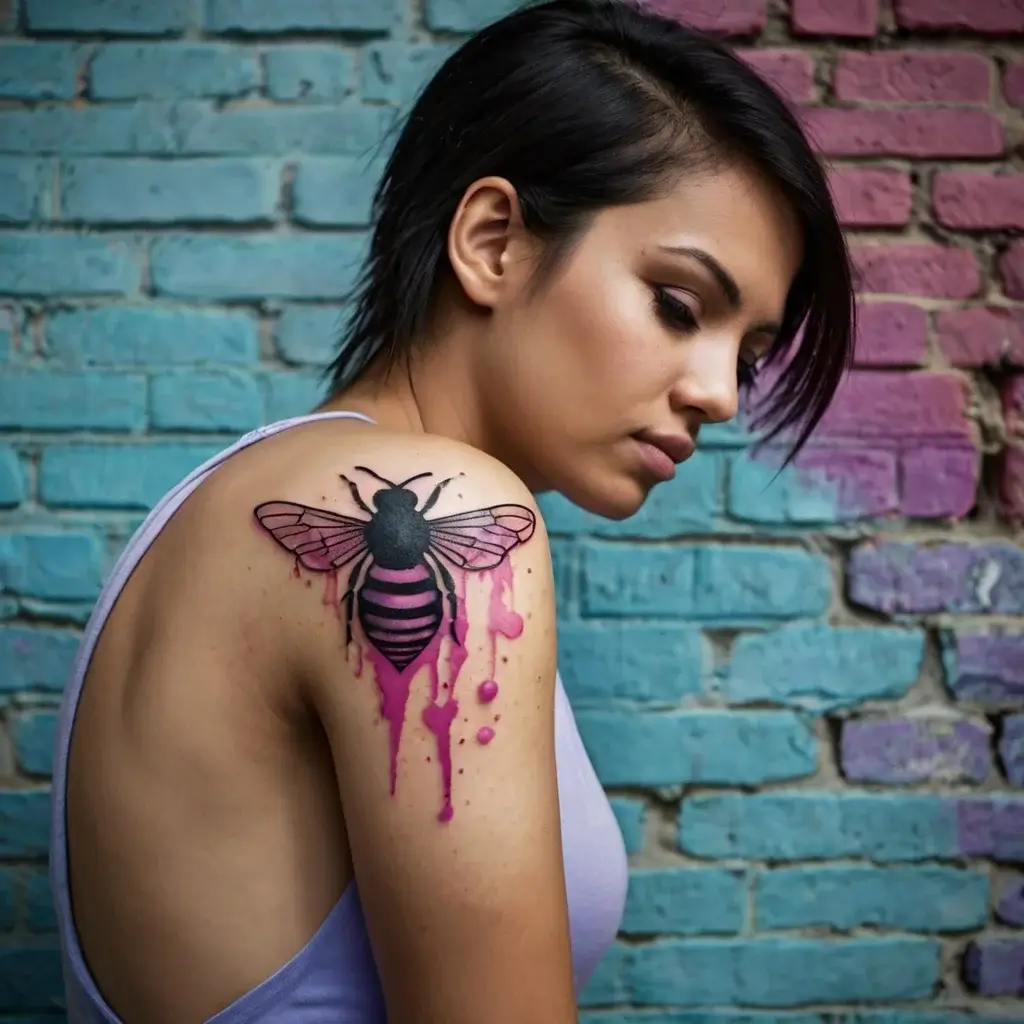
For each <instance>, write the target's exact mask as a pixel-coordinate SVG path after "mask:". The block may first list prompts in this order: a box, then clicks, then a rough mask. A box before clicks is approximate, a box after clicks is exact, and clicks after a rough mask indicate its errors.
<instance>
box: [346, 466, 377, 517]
mask: <svg viewBox="0 0 1024 1024" xmlns="http://www.w3.org/2000/svg"><path fill="white" fill-rule="evenodd" d="M338 475H339V476H340V477H341V479H342V480H344V481H345V483H346V484H348V489H349V490H350V491H351V492H352V500H353V501H354V502H355V503H356V504H357V505H358V506H359V507H360V508H361V509H362V510H363V511H364V512H367V513H369V514H370V515H371V516H372V515H373V509H372V508H370V506H369V505H367V504H366V502H365V501H363V496H362V495H361V494H360V493H359V488H358V487H356V485H355V484H354V483H353V482H352V481H351V480H349V478H348V477H347V476H345V474H344V473H339V474H338Z"/></svg>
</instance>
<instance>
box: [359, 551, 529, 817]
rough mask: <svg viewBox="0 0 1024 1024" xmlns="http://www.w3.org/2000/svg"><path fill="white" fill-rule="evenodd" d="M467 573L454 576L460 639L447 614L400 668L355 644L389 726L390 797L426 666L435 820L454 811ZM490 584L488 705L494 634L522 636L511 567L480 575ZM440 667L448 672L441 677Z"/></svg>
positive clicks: (484, 695)
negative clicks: (414, 692) (436, 789)
mask: <svg viewBox="0 0 1024 1024" xmlns="http://www.w3.org/2000/svg"><path fill="white" fill-rule="evenodd" d="M467 575H468V574H467V573H465V572H458V573H456V574H454V579H455V581H456V597H457V601H456V615H455V622H454V628H455V636H456V638H457V640H458V642H457V643H456V642H454V641H452V639H451V635H450V629H451V618H450V615H449V614H448V613H447V612H446V614H445V616H444V619H443V621H442V623H441V626H440V628H439V629H438V630H437V632H436V634H435V635H434V637H433V638H432V640H431V641H430V643H429V644H428V645H427V646H426V647H425V648H424V649H423V650H422V651H421V652H420V653H419V654H418V655H417V656H416V658H415V659H414V660H413V661H412V662H410V663H409V664H408V665H406V666H405V667H404V668H402V669H401V670H399V669H397V668H396V667H395V666H394V665H393V664H392V663H391V662H390V661H389V660H388V659H387V658H386V657H385V656H384V655H383V654H382V653H381V652H380V651H378V650H377V648H376V647H374V645H373V644H372V643H369V642H365V641H364V642H362V643H359V644H357V645H356V646H357V647H358V648H359V655H358V657H359V662H358V669H357V672H356V674H357V675H360V674H361V671H362V664H363V659H366V660H369V662H370V664H372V665H373V671H374V676H375V678H376V682H377V689H378V692H379V694H380V712H381V717H382V718H383V719H384V721H386V722H387V724H388V748H389V750H388V753H389V762H390V780H391V795H392V796H394V795H395V792H396V790H397V786H398V758H399V754H400V752H401V744H402V730H403V728H404V725H405V720H406V715H407V713H408V705H409V699H410V695H411V687H412V680H413V678H414V677H415V676H416V675H417V673H418V672H419V671H420V670H421V669H424V668H425V669H426V670H427V674H428V676H427V677H428V679H429V682H430V699H429V702H428V703H427V705H426V707H425V708H424V709H423V712H422V720H423V723H424V725H426V727H427V728H428V729H429V730H430V731H431V732H432V733H433V734H434V737H435V741H436V747H437V763H438V766H439V768H440V771H441V791H442V797H441V809H440V810H439V812H438V815H437V820H438V821H440V822H443V823H447V822H449V821H451V820H452V818H453V817H454V814H455V810H454V804H453V802H452V776H453V767H452V736H451V729H452V723H453V722H454V721H455V719H456V717H457V716H458V712H459V702H458V700H457V699H456V697H455V688H456V684H457V682H458V679H459V676H460V674H461V672H462V668H463V666H464V665H465V663H466V659H467V658H468V656H469V652H468V650H467V649H466V639H467V636H468V634H469V622H468V619H467V616H466V578H467ZM481 575H486V576H487V577H488V578H489V580H490V583H491V594H490V599H489V601H488V616H487V624H486V631H487V637H488V643H489V647H490V650H489V658H490V665H489V667H490V678H488V679H487V680H485V681H484V682H483V683H481V684H480V687H479V689H478V693H479V695H480V697H481V700H482V701H484V702H485V703H489V702H490V701H492V700H494V699H495V697H497V694H498V684H497V682H496V681H495V680H494V678H493V677H494V676H495V674H496V672H497V661H498V653H497V645H498V638H499V637H505V638H508V639H515V638H517V637H519V636H521V635H522V632H523V618H522V616H521V615H519V614H518V613H517V612H515V611H514V610H513V609H512V608H511V607H509V606H508V605H507V604H506V597H507V598H508V599H509V601H510V599H511V597H512V578H513V577H512V567H511V566H510V565H508V564H507V563H504V562H503V563H502V564H501V565H500V566H498V567H497V568H495V569H491V570H488V571H486V572H485V573H481ZM442 647H444V648H446V650H444V651H442ZM442 665H445V667H446V668H447V671H446V672H445V673H444V674H443V676H442V671H441V670H442ZM494 735H495V733H494V730H493V729H492V728H490V727H489V726H484V727H482V728H481V729H480V730H479V732H478V733H477V742H478V743H480V744H481V745H483V746H486V745H487V744H489V743H490V742H491V740H492V739H493V738H494Z"/></svg>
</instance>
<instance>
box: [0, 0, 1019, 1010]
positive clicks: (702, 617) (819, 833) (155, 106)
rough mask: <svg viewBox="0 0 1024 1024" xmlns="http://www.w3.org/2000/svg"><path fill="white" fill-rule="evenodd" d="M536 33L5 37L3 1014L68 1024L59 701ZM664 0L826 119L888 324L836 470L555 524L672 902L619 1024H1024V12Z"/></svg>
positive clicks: (204, 12) (604, 702)
mask: <svg viewBox="0 0 1024 1024" xmlns="http://www.w3.org/2000/svg"><path fill="white" fill-rule="evenodd" d="M508 2H509V0H423V2H422V3H421V2H416V3H411V2H410V3H409V4H408V5H407V4H406V0H317V2H314V0H289V2H287V3H282V2H280V0H205V3H203V2H202V0H152V2H150V3H125V2H123V0H21V2H20V4H19V3H18V0H2V2H0V31H2V33H3V34H2V36H0V432H2V433H0V620H2V621H0V693H2V699H3V724H4V730H3V733H2V736H0V775H2V779H3V781H2V786H0V858H2V860H3V862H4V863H3V865H2V866H0V932H2V935H0V1017H2V1015H3V1014H21V1015H20V1016H17V1017H5V1018H2V1019H4V1020H8V1021H13V1020H17V1021H19V1022H20V1024H27V1022H28V1021H31V1022H33V1024H39V1022H42V1021H48V1022H54V1021H56V1020H58V1019H59V1014H54V1012H53V1007H54V1006H55V1005H56V1001H57V1000H58V998H59V996H58V990H59V981H58V969H57V960H56V957H55V955H54V953H53V949H54V943H55V939H54V936H53V932H52V929H53V917H52V910H51V909H50V901H49V898H48V894H47V890H46V884H45V878H44V875H43V873H42V858H43V856H44V852H45V848H46V828H47V821H46V815H47V792H46V780H47V776H48V773H49V771H50V745H51V737H52V730H53V714H52V710H51V709H52V707H53V705H54V703H55V701H56V699H57V695H58V693H59V691H60V689H61V687H62V685H63V682H64V679H65V676H66V673H67V669H68V664H69V662H70V660H71V657H72V655H73V652H74V649H75V645H76V636H77V631H78V629H79V628H80V626H81V624H82V622H83V621H84V619H85V617H86V616H87V614H88V611H89V606H90V603H91V602H92V600H93V599H94V598H95V596H96V594H97V592H98V588H99V586H100V582H101V580H102V578H103V576H104V573H105V572H106V571H107V569H109V567H110V565H111V562H112V559H113V557H114V556H115V554H116V552H117V551H118V549H119V548H120V546H121V545H122V544H123V543H124V540H125V538H126V536H127V535H128V533H129V532H130V530H131V529H132V528H133V526H134V525H135V524H136V523H137V522H138V521H139V519H140V517H141V516H142V515H143V513H144V511H145V510H146V509H147V507H148V506H149V505H150V504H151V503H152V502H154V501H155V500H156V499H157V498H158V497H159V495H160V494H161V493H162V492H163V491H164V490H165V489H166V488H167V487H168V486H170V485H171V484H173V483H174V482H175V481H176V480H177V479H178V478H180V477H181V476H183V475H184V474H185V473H186V472H187V471H188V470H189V469H190V468H192V467H193V466H194V465H195V464H196V463H198V462H199V461H201V460H202V459H203V458H204V457H206V456H207V455H209V454H211V453H212V452H213V451H215V450H217V449H218V448H220V447H222V446H223V445H225V444H226V443H228V442H229V441H230V440H231V439H233V438H234V437H235V436H237V434H238V433H239V432H241V431H244V430H246V429H247V428H250V427H253V426H255V425H256V424H258V423H260V422H263V421H265V420H269V419H275V418H279V417H282V416H285V415H288V414H291V413H295V412H300V411H303V410H304V409H306V408H308V407H309V406H310V405H311V403H312V402H313V401H314V399H315V398H316V385H315V375H316V371H317V369H318V368H319V367H320V366H322V364H323V363H324V362H325V361H326V360H327V358H328V356H329V354H330V351H331V346H332V343H333V340H334V336H335V330H336V327H337V325H338V320H339V315H340V309H339V302H340V299H341V296H342V295H343V294H344V292H345V290H346V289H347V287H348V285H349V284H350V282H351V275H352V270H353V267H354V262H355V260H356V259H357V258H358V254H359V252H360V251H361V249H362V246H363V243H364V238H365V223H366V213H367V205H368V198H369V194H370V189H371V187H372V184H373V168H372V166H371V163H370V161H368V159H367V158H366V154H367V152H368V151H369V149H370V147H372V145H373V144H374V142H375V141H376V140H377V139H378V138H379V137H380V135H381V133H382V131H383V130H384V129H385V127H386V126H387V124H388V123H389V122H390V118H391V117H392V116H393V112H394V110H395V109H396V108H400V107H401V106H402V105H404V104H406V103H407V101H408V100H409V98H410V97H411V96H412V95H413V94H414V92H415V89H416V88H417V86H418V84H419V82H421V81H422V79H423V76H424V75H426V74H428V73H429V71H430V70H431V68H433V67H434V66H435V65H436V62H437V60H438V59H439V57H440V56H441V55H442V54H443V53H444V52H445V47H446V46H448V45H450V44H451V42H453V41H454V40H455V39H456V38H457V36H458V34H459V33H461V32H465V31H467V30H469V29H471V28H472V27H474V26H475V25H477V24H479V23H480V22H481V21H483V20H486V19H487V18H489V17H492V16H495V15H497V14H499V13H500V12H501V10H502V9H503V8H504V7H505V6H507V4H508ZM652 2H654V0H652ZM657 3H658V4H659V6H660V7H661V8H662V9H663V10H665V11H668V12H670V13H674V14H677V15H680V16H684V17H689V18H690V19H692V20H693V21H695V22H696V23H698V24H701V25H705V26H709V27H714V28H717V29H720V30H722V31H724V32H726V33H728V34H731V35H733V36H734V37H735V38H736V42H737V44H738V45H739V46H741V47H742V48H743V51H744V52H745V53H746V54H747V55H748V57H749V59H750V60H751V61H752V62H753V63H754V64H755V65H756V66H757V67H758V68H759V69H761V71H762V72H763V73H764V74H766V75H768V76H770V77H771V78H772V79H773V80H774V81H775V82H776V83H777V84H778V86H779V87H780V88H781V89H783V90H784V91H785V92H786V93H787V94H788V95H789V96H790V97H791V98H792V100H793V101H794V102H795V103H797V104H799V105H800V106H801V109H802V110H803V111H804V116H805V117H806V121H807V124H808V126H809V128H810V129H811V131H812V132H813V133H814V135H815V137H816V139H817V140H818V142H819V144H820V146H821V147H822V149H823V150H824V151H825V152H826V153H827V155H828V156H829V157H830V158H832V159H833V160H834V169H833V175H834V182H835V191H836V195H837V197H838V201H839V205H840V207H841V210H842V215H843V219H844V221H845V223H846V225H847V226H848V228H849V229H850V231H851V240H852V243H853V251H854V254H855V259H856V262H857V268H858V274H859V280H860V286H861V290H862V292H863V293H864V296H865V298H864V304H863V315H862V329H861V337H860V342H859V355H858V363H859V368H858V369H857V370H856V372H855V373H854V375H853V376H852V378H851V379H850V380H849V382H848V384H847V386H846V387H845V389H844V391H843V393H842V395H841V396H840V398H839V399H838V401H837V402H836V405H835V407H834V408H833V410H832V411H831V412H830V414H829V416H828V418H827V420H826V422H825V424H824V426H823V428H822V430H821V431H820V433H819V435H818V437H817V439H816V444H815V446H814V447H813V448H812V449H811V450H809V451H808V452H807V453H806V455H805V456H804V457H803V458H802V459H801V460H800V463H799V465H798V466H797V467H796V468H795V469H794V470H792V471H787V472H786V473H784V474H783V475H782V476H781V477H779V478H778V479H773V478H774V477H775V465H776V460H775V459H774V457H773V454H772V453H771V452H768V453H763V454H762V455H761V456H759V457H758V458H756V459H755V458H753V457H752V456H751V454H750V450H749V447H748V444H749V440H750V439H749V437H748V436H747V435H746V434H745V433H744V432H743V431H742V430H741V429H739V428H737V427H735V426H729V427H724V428H719V429H716V430H709V431H708V432H707V440H708V443H707V445H706V446H705V447H704V449H703V450H702V451H701V452H700V453H699V454H698V455H697V456H696V457H695V458H694V460H693V462H692V463H691V464H690V466H689V467H688V468H687V469H686V471H685V472H684V473H683V474H682V475H681V479H680V480H679V481H678V483H677V484H676V485H674V486H671V487H666V488H664V489H661V490H659V491H658V492H657V493H656V494H655V496H654V497H653V498H652V500H651V501H650V502H649V503H648V505H647V507H646V508H645V509H644V510H643V512H642V513H641V514H640V515H639V516H637V517H636V518H635V519H634V520H632V521H631V522H628V523H620V524H612V523H605V522H601V521H598V520H595V519H593V518H591V517H589V516H586V515H583V514H581V513H579V512H578V511H575V510H573V509H572V508H570V507H568V506H567V505H565V504H564V503H561V502H559V501H557V500H555V501H545V506H546V511H547V513H548V515H549V523H550V528H551V532H552V534H553V535H554V538H555V540H554V546H555V557H556V568H557V572H558V577H559V592H560V602H561V617H562V629H561V642H562V651H561V664H562V669H563V673H564V676H565V681H566V685H567V688H568V689H569V691H570V693H571V696H572V698H573V701H574V703H575V705H576V707H577V710H578V713H579V720H580V725H581V728H582V730H583V732H584V735H585V738H586V741H587V744H588V746H589V748H590V750H591V752H592V755H593V758H594V761H595V763H596V765H597V767H598V770H599V771H600V773H601V775H602V778H603V780H604V781H605V783H606V784H607V786H608V787H609V790H610V791H611V792H612V794H613V796H614V802H615V807H616V811H617V813H618V814H619V817H620V820H621V823H622V827H623V830H624V832H625V835H626V837H627V841H628V845H629V848H630V851H631V853H632V859H633V865H634V870H635V873H634V876H633V881H632V885H631V891H630V900H629V908H628V912H627V915H626V920H625V924H624V934H623V938H622V941H621V943H620V944H618V945H617V946H616V947H615V949H614V950H613V951H612V953H611V954H610V955H609V957H608V959H607V961H606V963H605V964H604V965H603V967H602V969H601V971H600V973H599V975H598V977H596V978H595V981H594V983H593V985H592V986H591V988H590V989H589V990H588V993H587V997H586V1002H587V1004H588V1006H589V1007H591V1009H588V1010H587V1011H586V1012H585V1018H586V1020H587V1021H589V1022H590V1024H598V1022H600V1024H740V1022H742V1024H826V1022H829V1024H837V1022H843V1024H957V1022H964V1024H966V1021H967V1020H968V1018H967V1017H966V1016H964V1015H965V1014H968V1013H971V1012H973V1013H975V1014H977V1016H976V1017H971V1018H969V1019H970V1020H972V1021H974V1022H975V1024H981V1022H983V1021H985V1022H989V1021H994V1020H997V1019H1002V1020H1006V1019H1014V1020H1021V1019H1022V1018H1024V1002H1021V1001H1020V1000H1019V999H1018V998H1016V997H1019V996H1020V995H1021V994H1022V993H1024V935H1022V934H1021V932H1020V931H1019V930H1018V929H1019V928H1021V927H1022V926H1024V875H1022V874H1021V872H1020V868H1021V864H1022V862H1024V796H1021V795H1018V793H1017V791H1018V790H1019V787H1021V786H1024V713H1022V712H1024V625H1022V621H1024V551H1022V549H1021V546H1020V543H1019V541H1020V534H1019V533H1017V534H1014V533H1013V525H1012V524H1013V523H1015V522H1016V523H1020V522H1021V521H1022V520H1024V375H1021V373H1022V371H1024V302H1022V300H1024V240H1022V239H1021V238H1020V230H1021V228H1022V227H1024V173H1022V172H1021V169H1020V167H1021V165H1020V144H1021V141H1022V139H1024V117H1022V113H1021V111H1022V108H1024V51H1022V49H1021V46H1020V40H1021V38H1022V36H1024V7H1022V6H1021V3H1020V0H882V2H881V3H879V2H877V0H791V3H790V4H789V5H788V7H787V4H786V3H785V2H784V0H770V2H768V3H766V2H765V0H657ZM1015 39H1016V42H1015V41H1014V40H1015ZM627 1007H634V1009H632V1010H629V1009H626V1008H627ZM32 1014H35V1015H36V1016H25V1015H32Z"/></svg>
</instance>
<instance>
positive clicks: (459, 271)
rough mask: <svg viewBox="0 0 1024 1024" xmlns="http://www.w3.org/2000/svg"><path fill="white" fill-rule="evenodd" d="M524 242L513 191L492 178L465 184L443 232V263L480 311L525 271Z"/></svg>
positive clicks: (506, 183)
mask: <svg viewBox="0 0 1024 1024" xmlns="http://www.w3.org/2000/svg"><path fill="white" fill-rule="evenodd" d="M524 241H525V232H524V229H523V219H522V213H521V210H520V207H519V197H518V195H517V194H516V190H515V187H514V186H513V185H512V184H511V183H510V182H509V181H507V180H506V179H505V178H498V177H488V178H481V179H479V180H478V181H475V182H474V183H473V184H472V185H470V187H469V188H468V189H467V190H466V192H465V194H464V195H463V197H462V201H461V202H460V203H459V207H458V209H457V210H456V211H455V216H454V217H452V222H451V225H450V226H449V229H448V259H449V260H450V262H451V265H452V270H453V271H454V272H455V276H456V278H457V279H458V281H459V284H460V285H461V286H462V290H463V291H464V292H465V293H466V297H467V298H469V299H470V300H471V301H472V302H474V303H476V305H478V306H483V307H485V308H486V309H493V308H494V307H495V306H497V305H499V304H500V303H501V300H502V298H503V297H504V296H506V295H508V294H509V292H510V291H511V290H513V289H514V288H516V287H517V286H518V285H519V284H520V281H521V278H522V275H523V271H524V270H525V269H526V266H527V264H526V262H525V257H526V255H527V254H526V252H525V249H524V245H523V243H524Z"/></svg>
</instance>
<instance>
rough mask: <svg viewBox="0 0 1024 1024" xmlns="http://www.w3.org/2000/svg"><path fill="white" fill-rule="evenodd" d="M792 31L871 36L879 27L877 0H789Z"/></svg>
mask: <svg viewBox="0 0 1024 1024" xmlns="http://www.w3.org/2000/svg"><path fill="white" fill-rule="evenodd" d="M790 22H791V24H792V27H793V34H794V35H801V36H860V37H869V36H873V35H874V34H875V32H876V31H877V30H878V0H792V3H791V4H790Z"/></svg>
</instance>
